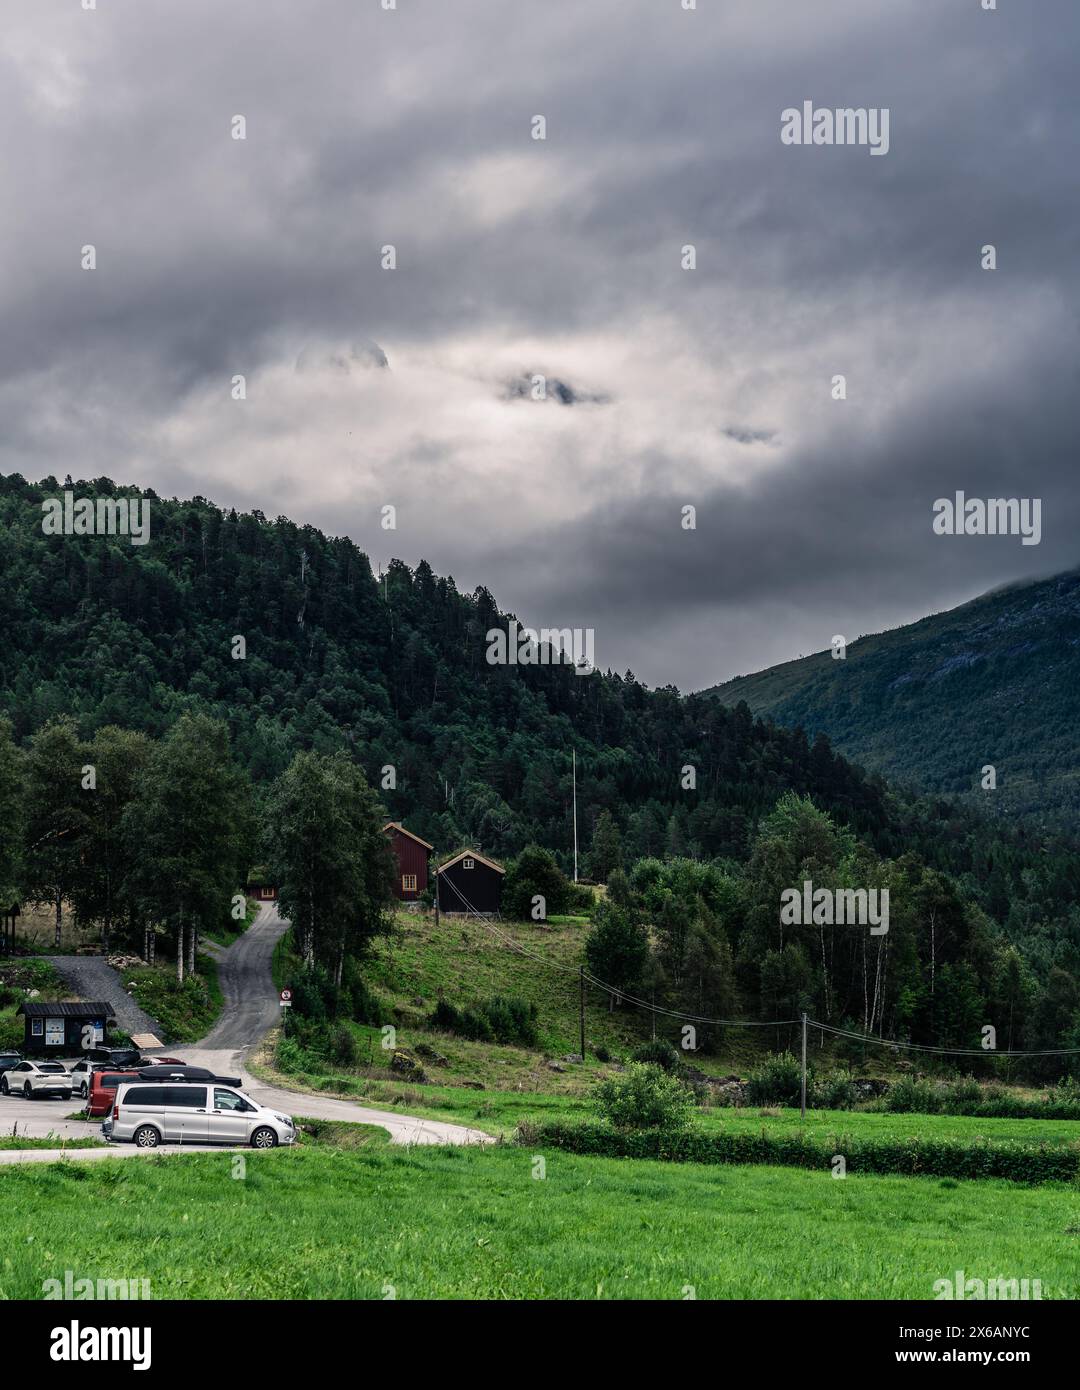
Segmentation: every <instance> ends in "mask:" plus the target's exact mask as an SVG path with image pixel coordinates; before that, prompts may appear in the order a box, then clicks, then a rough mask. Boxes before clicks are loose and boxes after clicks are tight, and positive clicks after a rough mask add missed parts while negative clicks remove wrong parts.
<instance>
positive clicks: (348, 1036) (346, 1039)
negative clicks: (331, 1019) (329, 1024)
mask: <svg viewBox="0 0 1080 1390" xmlns="http://www.w3.org/2000/svg"><path fill="white" fill-rule="evenodd" d="M327 1053H328V1055H329V1058H330V1061H331V1062H333V1063H335V1064H336V1065H337V1066H339V1067H353V1066H355V1065H356V1037H355V1036H354V1034H353V1031H352V1029H351V1028H350V1027H349V1026H348V1024H346V1023H338V1024H335V1025H334V1027H333V1028H331V1029H330V1035H329V1037H328V1038H327Z"/></svg>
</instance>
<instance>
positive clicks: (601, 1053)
mask: <svg viewBox="0 0 1080 1390" xmlns="http://www.w3.org/2000/svg"><path fill="white" fill-rule="evenodd" d="M593 1056H594V1057H595V1058H596V1060H597V1061H598V1062H610V1061H611V1051H610V1049H608V1048H606V1047H605V1046H604V1044H603V1043H601V1044H600V1046H599V1047H594V1048H593Z"/></svg>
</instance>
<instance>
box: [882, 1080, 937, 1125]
mask: <svg viewBox="0 0 1080 1390" xmlns="http://www.w3.org/2000/svg"><path fill="white" fill-rule="evenodd" d="M937 1103H938V1101H937V1093H936V1091H935V1088H934V1084H933V1082H931V1081H917V1080H916V1079H915V1078H914V1077H913V1076H902V1077H901V1078H900V1080H899V1081H894V1082H893V1084H892V1085H891V1086H890V1087H889V1089H888V1090H887V1091H886V1093H885V1108H886V1110H892V1111H894V1112H896V1113H897V1114H919V1115H933V1114H936V1113H937Z"/></svg>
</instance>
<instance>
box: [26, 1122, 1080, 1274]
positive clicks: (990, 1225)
mask: <svg viewBox="0 0 1080 1390" xmlns="http://www.w3.org/2000/svg"><path fill="white" fill-rule="evenodd" d="M236 1158H237V1155H234V1154H232V1153H221V1154H199V1155H188V1156H183V1157H169V1158H166V1157H160V1156H159V1157H153V1158H145V1159H143V1158H139V1159H129V1160H127V1161H117V1162H109V1161H104V1162H100V1163H95V1164H85V1165H84V1164H80V1163H78V1162H77V1161H67V1162H64V1163H54V1164H48V1165H41V1166H38V1165H35V1166H33V1167H32V1168H15V1169H11V1170H9V1171H8V1172H6V1173H5V1174H4V1177H3V1182H4V1185H5V1195H6V1201H5V1221H4V1223H3V1225H2V1226H0V1298H39V1297H40V1296H41V1288H42V1281H43V1280H45V1279H48V1278H55V1277H62V1276H63V1271H64V1270H66V1269H71V1270H74V1271H76V1272H77V1275H78V1277H80V1278H84V1277H90V1278H118V1277H121V1276H123V1277H129V1278H148V1279H149V1280H150V1282H151V1288H152V1292H153V1296H154V1297H155V1298H183V1299H200V1298H235V1299H258V1298H335V1299H337V1298H340V1299H382V1298H386V1297H389V1296H395V1297H397V1298H399V1299H403V1298H485V1299H522V1298H529V1299H555V1298H572V1299H623V1298H631V1299H639V1298H650V1299H684V1298H687V1297H691V1296H696V1297H697V1298H747V1297H749V1298H813V1299H845V1298H852V1299H859V1298H890V1299H893V1298H895V1299H930V1298H933V1296H934V1291H933V1286H934V1283H935V1281H936V1280H939V1279H951V1278H952V1276H953V1272H954V1271H955V1270H957V1269H963V1270H965V1271H966V1273H967V1275H968V1276H969V1277H971V1276H974V1277H980V1278H996V1277H999V1276H1001V1277H1008V1278H1017V1279H1020V1278H1029V1279H1038V1280H1040V1281H1041V1284H1042V1294H1043V1297H1044V1298H1075V1297H1076V1296H1077V1294H1078V1293H1080V1258H1078V1255H1080V1192H1077V1191H1076V1190H1075V1189H1073V1188H1065V1187H1052V1186H1051V1187H1042V1188H1022V1187H1021V1188H1018V1187H1017V1186H1016V1185H1014V1184H1008V1183H996V1182H968V1183H954V1182H950V1181H936V1180H933V1179H927V1178H892V1177H865V1178H858V1177H852V1176H849V1177H848V1178H845V1179H843V1180H837V1179H834V1178H832V1177H831V1176H830V1175H829V1174H828V1173H811V1172H805V1171H800V1170H794V1169H782V1168H770V1167H748V1168H743V1167H725V1168H714V1167H704V1166H699V1165H695V1164H682V1165H672V1164H658V1163H650V1162H641V1161H627V1160H610V1159H597V1158H589V1159H586V1158H578V1157H574V1156H571V1155H567V1154H561V1153H552V1152H549V1153H546V1154H533V1153H531V1152H530V1151H529V1150H527V1149H515V1148H511V1147H495V1148H492V1149H488V1150H480V1149H453V1148H445V1149H444V1148H438V1147H432V1148H417V1149H399V1148H396V1147H395V1148H391V1147H389V1146H386V1145H383V1144H380V1143H378V1142H371V1143H365V1144H363V1145H362V1146H361V1147H358V1148H357V1147H351V1148H343V1147H339V1146H338V1145H337V1144H335V1143H334V1142H332V1140H331V1142H329V1143H326V1142H324V1143H323V1144H319V1143H316V1144H314V1145H313V1146H308V1145H304V1146H301V1147H298V1148H296V1149H293V1150H277V1151H274V1152H271V1153H265V1154H246V1155H244V1159H245V1163H244V1170H243V1171H244V1175H243V1176H239V1174H238V1168H237V1165H236V1162H235V1160H236ZM541 1160H542V1163H543V1168H542V1167H541ZM541 1172H543V1176H542V1177H540V1176H538V1175H539V1174H540V1173H541ZM211 1252H212V1258H209V1257H208V1254H210V1253H211Z"/></svg>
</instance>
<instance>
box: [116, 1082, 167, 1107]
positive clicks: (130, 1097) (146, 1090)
mask: <svg viewBox="0 0 1080 1390" xmlns="http://www.w3.org/2000/svg"><path fill="white" fill-rule="evenodd" d="M124 1104H125V1105H152V1106H154V1107H155V1108H156V1109H158V1110H164V1108H165V1087H164V1086H132V1087H131V1089H130V1090H129V1091H128V1093H127V1095H126V1096H125V1097H124Z"/></svg>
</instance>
